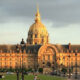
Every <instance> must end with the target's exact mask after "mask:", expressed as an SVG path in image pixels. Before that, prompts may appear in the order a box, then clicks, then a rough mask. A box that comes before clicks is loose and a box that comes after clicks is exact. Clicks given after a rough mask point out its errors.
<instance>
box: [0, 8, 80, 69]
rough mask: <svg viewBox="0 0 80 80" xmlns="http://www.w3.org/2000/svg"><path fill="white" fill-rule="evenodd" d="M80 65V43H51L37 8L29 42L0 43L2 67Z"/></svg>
mask: <svg viewBox="0 0 80 80" xmlns="http://www.w3.org/2000/svg"><path fill="white" fill-rule="evenodd" d="M76 63H77V68H78V67H80V45H71V43H69V44H68V45H59V44H50V43H49V34H48V31H47V29H46V27H45V26H44V24H42V22H41V19H40V13H39V9H37V13H36V17H35V22H34V23H33V24H32V25H31V26H30V29H29V32H28V38H27V42H26V43H25V42H24V40H23V39H22V41H21V43H20V44H17V45H0V69H2V68H6V69H7V68H14V69H15V68H17V67H18V68H21V67H22V64H23V66H24V67H25V68H27V69H29V68H32V69H38V68H43V69H45V70H46V69H47V68H50V70H52V69H57V70H58V69H60V68H61V67H64V66H65V67H67V68H71V69H74V68H75V66H76V65H75V64H76Z"/></svg>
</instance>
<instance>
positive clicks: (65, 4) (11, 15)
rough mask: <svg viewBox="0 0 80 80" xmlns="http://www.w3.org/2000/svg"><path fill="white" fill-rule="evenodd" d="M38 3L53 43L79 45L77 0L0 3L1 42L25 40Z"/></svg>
mask: <svg viewBox="0 0 80 80" xmlns="http://www.w3.org/2000/svg"><path fill="white" fill-rule="evenodd" d="M37 3H38V4H39V8H40V14H41V19H42V22H43V24H44V25H45V26H46V27H47V30H48V31H49V34H50V40H51V42H52V43H55V42H56V43H66V42H65V41H64V40H65V39H66V41H67V43H68V42H69V41H70V42H73V43H75V42H76V43H79V42H80V39H79V38H78V36H79V34H80V32H79V30H80V0H0V37H1V40H0V43H17V42H19V41H20V40H21V38H22V37H23V38H25V40H26V38H27V33H28V30H29V27H30V25H31V24H32V23H34V19H35V13H36V4H37ZM76 29H77V30H76ZM75 30H76V31H75ZM65 31H66V33H65ZM77 35H78V36H77ZM68 36H69V37H68ZM74 36H75V39H74ZM64 38H65V39H64ZM15 39H16V40H15Z"/></svg>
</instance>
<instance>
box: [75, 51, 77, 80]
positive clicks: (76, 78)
mask: <svg viewBox="0 0 80 80" xmlns="http://www.w3.org/2000/svg"><path fill="white" fill-rule="evenodd" d="M75 79H77V50H75Z"/></svg>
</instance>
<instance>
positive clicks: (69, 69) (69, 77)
mask: <svg viewBox="0 0 80 80" xmlns="http://www.w3.org/2000/svg"><path fill="white" fill-rule="evenodd" d="M70 57H71V56H70V55H68V58H69V69H68V70H69V76H68V78H70V77H71V76H70Z"/></svg>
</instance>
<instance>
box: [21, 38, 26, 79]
mask: <svg viewBox="0 0 80 80" xmlns="http://www.w3.org/2000/svg"><path fill="white" fill-rule="evenodd" d="M20 45H21V51H22V80H24V73H23V52H24V47H25V42H24V40H23V39H22V41H21V43H20Z"/></svg>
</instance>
